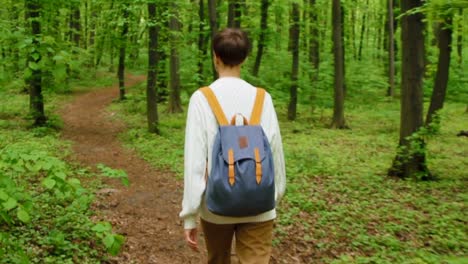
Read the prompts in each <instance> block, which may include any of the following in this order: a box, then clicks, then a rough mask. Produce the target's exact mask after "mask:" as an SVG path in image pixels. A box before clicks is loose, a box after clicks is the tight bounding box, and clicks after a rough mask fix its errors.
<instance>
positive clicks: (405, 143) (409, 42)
mask: <svg viewBox="0 0 468 264" xmlns="http://www.w3.org/2000/svg"><path fill="white" fill-rule="evenodd" d="M422 5H423V0H402V1H401V9H402V10H401V11H402V13H403V14H405V13H407V12H408V11H409V10H413V9H414V8H418V7H421V6H422ZM424 41H425V38H424V23H423V14H422V13H415V14H406V15H404V16H403V17H402V20H401V43H402V74H401V86H402V87H401V117H400V120H401V121H400V142H399V146H400V150H399V152H398V153H397V156H396V157H395V160H394V162H393V165H392V167H391V168H390V170H389V172H388V173H389V175H391V176H397V177H400V178H407V177H414V178H419V179H428V178H429V177H430V175H429V171H428V169H427V166H426V161H425V159H426V157H425V142H424V140H423V138H422V137H416V138H412V139H411V138H410V137H411V136H414V133H415V132H417V131H418V130H419V129H420V128H421V127H422V126H423V89H422V82H423V76H424Z"/></svg>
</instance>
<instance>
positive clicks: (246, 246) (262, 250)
mask: <svg viewBox="0 0 468 264" xmlns="http://www.w3.org/2000/svg"><path fill="white" fill-rule="evenodd" d="M201 226H202V228H203V233H204V234H205V242H206V248H207V250H208V264H230V263H231V244H232V238H233V236H234V235H235V237H236V255H237V258H238V259H239V263H240V264H268V263H269V262H270V255H271V242H272V238H273V220H271V221H266V222H260V223H245V224H226V225H218V224H213V223H210V222H207V221H204V220H203V219H202V220H201Z"/></svg>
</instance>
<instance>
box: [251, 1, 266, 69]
mask: <svg viewBox="0 0 468 264" xmlns="http://www.w3.org/2000/svg"><path fill="white" fill-rule="evenodd" d="M268 6H269V0H262V6H261V8H260V9H261V18H260V38H259V40H258V42H257V57H256V58H255V64H254V67H253V70H252V74H253V76H255V77H257V76H258V71H259V70H260V63H261V61H262V56H263V49H264V48H265V36H266V31H267V29H268V20H267V19H268Z"/></svg>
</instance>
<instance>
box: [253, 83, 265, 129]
mask: <svg viewBox="0 0 468 264" xmlns="http://www.w3.org/2000/svg"><path fill="white" fill-rule="evenodd" d="M264 99H265V90H264V89H262V88H257V96H256V97H255V103H254V107H253V109H252V114H251V115H250V125H260V121H261V119H262V111H263V101H264Z"/></svg>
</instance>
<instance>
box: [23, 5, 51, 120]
mask: <svg viewBox="0 0 468 264" xmlns="http://www.w3.org/2000/svg"><path fill="white" fill-rule="evenodd" d="M40 9H41V5H40V1H39V0H26V10H27V12H28V19H29V20H30V21H31V34H32V36H33V41H32V49H31V50H32V52H30V54H29V58H28V67H29V69H30V70H31V77H29V80H28V81H29V110H30V114H31V116H32V118H33V120H34V124H33V125H34V126H43V125H45V123H46V121H47V118H46V116H45V113H44V97H43V95H42V71H41V68H40V66H39V62H40V61H41V53H40V49H41V47H40V46H41V43H40V39H41V21H40Z"/></svg>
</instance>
